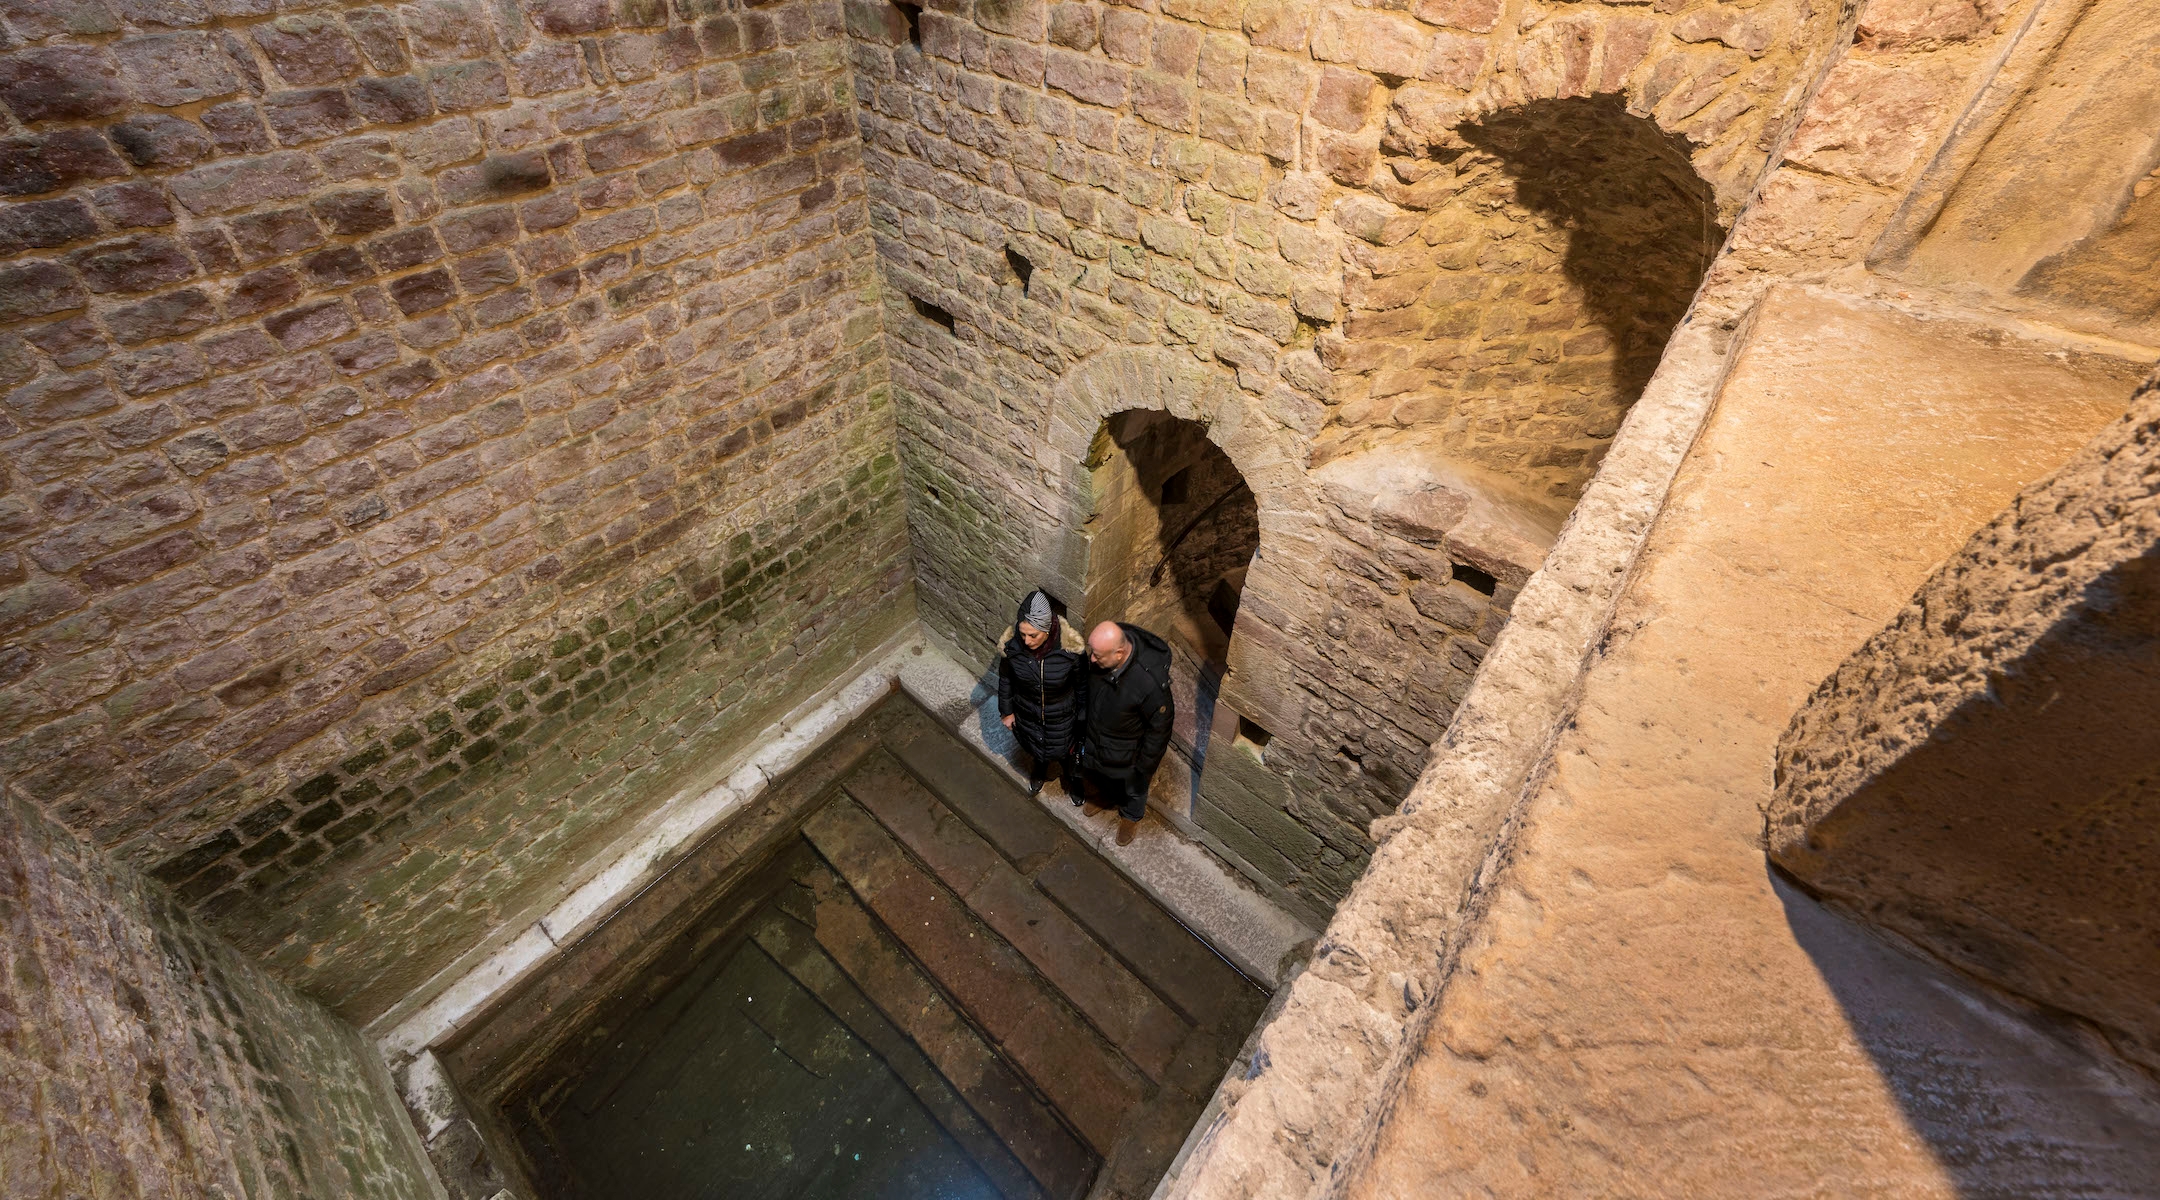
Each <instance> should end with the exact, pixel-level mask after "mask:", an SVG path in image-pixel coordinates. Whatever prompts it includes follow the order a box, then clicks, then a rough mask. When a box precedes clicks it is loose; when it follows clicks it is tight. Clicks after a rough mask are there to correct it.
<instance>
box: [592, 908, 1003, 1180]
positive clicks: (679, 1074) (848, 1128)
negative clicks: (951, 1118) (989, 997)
mask: <svg viewBox="0 0 2160 1200" xmlns="http://www.w3.org/2000/svg"><path fill="white" fill-rule="evenodd" d="M620 1028H621V1036H620V1037H619V1038H618V1039H617V1042H616V1045H615V1046H613V1047H612V1048H611V1050H610V1052H609V1053H607V1054H606V1055H604V1056H602V1057H601V1058H600V1059H599V1060H598V1061H596V1062H593V1063H592V1064H591V1066H590V1068H589V1070H590V1073H589V1074H588V1075H587V1076H586V1077H585V1078H584V1079H583V1080H582V1081H581V1082H580V1083H579V1084H578V1086H576V1087H575V1088H574V1089H572V1091H571V1092H570V1094H569V1096H568V1098H567V1103H565V1104H563V1105H562V1106H561V1107H560V1108H558V1109H557V1110H556V1111H555V1112H554V1114H553V1119H552V1121H551V1122H550V1124H551V1125H552V1128H551V1129H550V1131H549V1132H550V1133H551V1134H552V1135H553V1137H552V1141H553V1142H554V1144H555V1149H556V1152H557V1153H558V1154H560V1155H561V1156H562V1158H563V1159H564V1160H567V1162H568V1163H569V1164H570V1165H571V1166H572V1169H573V1171H574V1173H575V1175H576V1176H577V1179H578V1183H579V1185H581V1186H579V1187H578V1191H580V1192H581V1193H583V1194H586V1195H591V1196H607V1197H616V1198H621V1200H675V1198H678V1197H680V1198H689V1197H701V1198H702V1197H713V1198H715V1200H717V1198H720V1197H727V1198H729V1200H752V1198H757V1200H765V1198H770V1200H784V1198H795V1197H801V1198H806V1200H808V1198H826V1197H830V1198H832V1200H843V1198H852V1197H890V1198H894V1200H898V1198H900V1197H921V1198H936V1200H996V1197H997V1196H998V1192H997V1190H996V1189H995V1188H994V1187H992V1186H991V1184H990V1182H989V1180H987V1179H986V1178H984V1176H983V1175H982V1173H981V1172H979V1171H977V1170H976V1168H975V1165H974V1163H973V1161H972V1160H971V1159H970V1158H969V1157H968V1156H967V1154H966V1153H964V1152H963V1151H962V1150H961V1148H960V1146H959V1145H958V1144H957V1143H955V1142H954V1141H953V1139H952V1138H951V1137H950V1136H948V1135H947V1134H946V1133H945V1131H944V1129H943V1128H942V1127H941V1126H940V1125H939V1124H938V1122H937V1121H936V1120H935V1119H933V1118H932V1116H931V1115H930V1113H929V1112H928V1111H927V1110H926V1109H925V1108H924V1107H923V1106H922V1104H921V1103H919V1102H918V1101H917V1100H916V1099H915V1096H914V1094H913V1093H912V1092H911V1091H910V1090H909V1088H908V1087H907V1085H906V1084H905V1083H903V1082H902V1081H901V1079H900V1078H899V1077H898V1076H897V1075H895V1074H894V1073H893V1071H892V1069H891V1068H890V1067H888V1066H887V1065H886V1064H885V1061H884V1060H883V1059H882V1058H880V1057H879V1056H878V1055H877V1054H876V1053H875V1052H873V1051H872V1050H871V1049H870V1048H869V1047H868V1046H866V1045H864V1044H863V1042H862V1041H861V1040H860V1039H859V1038H857V1037H856V1036H855V1035H854V1034H853V1033H852V1032H850V1031H849V1029H848V1027H847V1026H846V1025H844V1024H842V1023H841V1021H840V1020H839V1019H838V1018H836V1017H834V1016H833V1014H832V1013H831V1012H829V1011H828V1010H827V1009H826V1008H825V1006H824V1005H823V1004H821V1003H820V1002H819V1001H818V999H817V997H816V996H814V995H812V994H811V993H810V992H809V991H807V990H806V989H804V988H803V987H802V985H801V984H799V983H797V982H796V981H795V979H794V978H793V977H791V976H790V975H789V974H788V973H787V972H786V971H784V970H782V969H781V967H780V965H779V964H778V963H775V962H774V961H773V960H772V958H771V957H770V956H768V955H767V954H766V953H765V951H763V950H762V949H760V948H759V947H758V946H757V944H756V943H755V942H752V941H749V940H747V939H744V940H737V941H735V942H734V944H733V945H732V947H730V948H729V949H727V950H724V951H722V952H721V953H720V954H717V955H714V956H713V958H711V959H709V960H707V961H706V962H705V963H703V964H700V966H699V968H698V969H697V970H696V971H694V972H693V973H692V974H690V975H689V976H688V977H686V978H684V979H683V980H682V981H681V982H680V983H678V984H677V985H675V987H674V988H673V989H671V990H670V991H668V992H666V993H663V994H662V995H660V996H659V997H657V998H656V999H655V1000H654V1002H653V1003H652V1004H651V1005H650V1006H648V1007H646V1008H645V1009H644V1010H643V1011H642V1012H640V1013H638V1014H636V1015H635V1016H633V1017H630V1018H629V1019H628V1020H626V1021H624V1022H623V1024H622V1025H621V1027H620Z"/></svg>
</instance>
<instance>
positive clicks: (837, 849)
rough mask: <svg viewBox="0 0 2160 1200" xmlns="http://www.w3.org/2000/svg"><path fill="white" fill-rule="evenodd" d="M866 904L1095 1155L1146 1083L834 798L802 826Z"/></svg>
mask: <svg viewBox="0 0 2160 1200" xmlns="http://www.w3.org/2000/svg"><path fill="white" fill-rule="evenodd" d="M803 834H804V836H806V837H808V838H809V839H810V843H811V844H812V845H813V846H816V847H817V850H818V853H820V854H822V855H824V856H825V860H826V861H827V862H829V863H831V864H832V865H833V868H834V869H835V870H836V871H837V872H839V874H840V876H841V878H843V879H845V880H846V881H847V884H848V886H849V887H850V888H852V889H853V890H854V892H855V894H856V895H858V896H860V897H861V898H862V900H863V903H864V904H865V906H867V907H868V908H869V909H870V911H871V912H873V913H875V914H876V915H877V917H878V919H879V920H880V921H882V922H883V923H884V924H885V927H886V928H888V929H890V930H892V932H893V934H894V936H896V937H898V938H899V939H900V942H901V943H902V944H903V945H905V946H906V947H907V949H908V951H909V953H911V954H913V955H914V956H915V958H916V960H917V961H918V962H920V963H922V965H923V967H924V968H925V969H926V970H928V971H929V973H930V974H931V975H932V976H933V977H934V978H935V979H936V980H937V982H938V983H939V985H940V986H941V987H943V988H944V990H945V991H946V992H947V993H949V994H950V995H951V996H952V997H953V999H954V1000H955V1001H957V1002H958V1003H959V1005H960V1007H961V1008H962V1009H964V1010H965V1011H966V1012H967V1015H968V1016H969V1017H971V1018H972V1019H973V1020H974V1021H975V1023H976V1024H977V1025H979V1026H981V1027H982V1028H983V1030H984V1031H986V1032H987V1033H989V1035H990V1036H991V1037H992V1038H993V1039H994V1040H995V1041H996V1042H997V1044H998V1045H999V1046H1000V1047H1001V1048H1002V1049H1003V1050H1004V1051H1005V1054H1006V1056H1007V1057H1008V1058H1010V1059H1011V1060H1012V1061H1013V1062H1014V1063H1015V1064H1016V1065H1017V1066H1019V1068H1020V1069H1021V1070H1022V1071H1023V1072H1025V1073H1026V1074H1027V1076H1028V1078H1030V1079H1031V1080H1033V1081H1034V1083H1035V1086H1036V1087H1038V1088H1040V1089H1042V1091H1043V1092H1044V1093H1045V1094H1046V1095H1048V1096H1049V1097H1050V1100H1051V1102H1052V1103H1053V1104H1055V1105H1056V1106H1057V1109H1058V1111H1059V1112H1061V1113H1063V1114H1064V1115H1065V1118H1066V1119H1067V1120H1069V1121H1071V1122H1072V1124H1073V1126H1074V1127H1075V1128H1076V1129H1078V1130H1079V1132H1080V1135H1081V1136H1082V1137H1083V1138H1085V1139H1086V1140H1087V1142H1088V1144H1089V1145H1091V1146H1093V1147H1094V1148H1095V1150H1096V1151H1097V1152H1098V1153H1107V1152H1108V1151H1109V1149H1110V1148H1111V1147H1112V1146H1114V1145H1116V1144H1117V1139H1118V1132H1119V1126H1120V1125H1121V1124H1122V1123H1123V1121H1124V1118H1125V1115H1126V1114H1127V1113H1128V1112H1130V1111H1132V1109H1133V1108H1134V1107H1135V1105H1137V1104H1138V1102H1139V1101H1140V1099H1141V1098H1142V1097H1143V1096H1144V1095H1145V1094H1146V1093H1147V1091H1148V1087H1147V1081H1146V1079H1145V1077H1144V1076H1142V1075H1141V1073H1140V1072H1139V1070H1138V1069H1137V1068H1135V1067H1134V1066H1133V1065H1132V1064H1131V1063H1129V1062H1127V1061H1126V1060H1125V1057H1124V1055H1122V1054H1120V1053H1119V1052H1118V1051H1117V1050H1116V1049H1115V1048H1113V1047H1112V1046H1111V1045H1110V1044H1109V1043H1108V1042H1106V1041H1104V1040H1103V1038H1102V1035H1101V1034H1099V1033H1097V1032H1096V1031H1095V1030H1094V1029H1093V1028H1092V1027H1090V1026H1089V1025H1088V1024H1087V1022H1086V1021H1085V1020H1083V1019H1082V1018H1081V1017H1080V1015H1079V1014H1078V1013H1077V1012H1075V1011H1073V1009H1072V1007H1071V1006H1070V1005H1069V1004H1068V1003H1067V1002H1066V1001H1065V1000H1064V999H1063V998H1062V997H1060V996H1059V995H1058V994H1057V993H1056V992H1055V991H1054V990H1052V989H1051V987H1050V986H1049V985H1048V984H1046V983H1045V982H1044V981H1043V979H1042V977H1041V976H1040V975H1038V974H1036V972H1035V970H1034V968H1033V967H1031V966H1030V965H1029V964H1028V961H1027V959H1026V958H1024V957H1023V956H1022V955H1021V954H1020V952H1019V951H1018V950H1015V949H1013V948H1012V947H1011V946H1010V945H1007V944H1006V943H1005V942H1004V940H1003V939H1002V938H1000V937H998V936H997V935H996V934H995V933H993V932H991V930H990V929H989V928H988V927H987V926H985V925H983V924H982V923H981V922H979V921H977V920H976V919H975V918H974V917H973V916H971V915H970V914H969V913H968V911H967V908H966V906H965V905H964V904H963V903H962V902H961V900H960V898H959V897H958V896H956V895H954V894H953V893H952V891H951V889H949V888H947V887H946V886H945V885H944V884H943V883H941V882H939V881H938V880H937V878H936V877H935V876H933V875H931V874H930V873H929V872H927V871H925V870H924V869H923V868H921V867H918V866H916V865H915V863H914V861H913V860H912V859H910V858H909V857H908V855H907V853H906V852H905V851H903V850H902V849H901V847H900V844H899V843H898V842H896V841H894V840H893V838H892V836H891V835H890V834H888V833H886V832H885V829H884V827H883V826H881V825H879V824H878V823H877V821H876V819H875V818H873V817H871V816H870V814H869V813H867V812H864V811H863V810H862V809H861V808H859V807H857V806H856V804H855V803H854V802H853V801H851V800H835V801H833V802H832V803H831V804H828V805H826V806H825V808H824V809H823V810H821V811H820V812H819V813H818V814H817V815H816V816H814V817H812V818H811V819H810V820H809V821H808V822H806V823H805V824H804V826H803Z"/></svg>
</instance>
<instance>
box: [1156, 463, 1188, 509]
mask: <svg viewBox="0 0 2160 1200" xmlns="http://www.w3.org/2000/svg"><path fill="white" fill-rule="evenodd" d="M1191 499H1192V471H1191V470H1190V469H1185V470H1179V471H1173V472H1172V473H1171V475H1170V477H1169V478H1168V479H1165V480H1163V481H1162V501H1161V502H1162V503H1164V504H1183V503H1185V502H1186V501H1188V500H1191Z"/></svg>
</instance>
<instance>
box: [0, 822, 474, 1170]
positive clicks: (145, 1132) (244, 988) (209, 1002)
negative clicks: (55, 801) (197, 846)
mask: <svg viewBox="0 0 2160 1200" xmlns="http://www.w3.org/2000/svg"><path fill="white" fill-rule="evenodd" d="M0 1013H4V1014H5V1022H4V1023H5V1030H6V1032H5V1033H4V1035H0V1077H4V1078H5V1079H6V1080H7V1083H6V1086H5V1087H0V1193H4V1194H6V1195H8V1196H11V1197H25V1198H28V1197H43V1196H101V1197H103V1196H111V1197H123V1198H133V1197H144V1198H145V1200H147V1198H149V1197H168V1196H170V1197H180V1196H213V1195H214V1196H233V1197H238V1196H352V1197H362V1196H364V1197H368V1198H369V1200H426V1198H427V1197H430V1196H433V1195H437V1194H438V1192H437V1190H436V1189H435V1188H434V1187H433V1185H432V1184H431V1183H430V1181H429V1176H428V1173H427V1168H426V1165H425V1159H424V1158H423V1156H422V1154H421V1152H420V1143H419V1139H418V1138H417V1137H416V1136H415V1135H414V1133H413V1130H412V1127H411V1125H410V1124H409V1122H408V1118H407V1117H406V1115H405V1109H404V1107H403V1105H402V1104H400V1102H399V1101H398V1098H397V1094H396V1092H394V1091H393V1090H392V1089H391V1085H390V1078H389V1075H388V1073H387V1072H386V1071H385V1070H384V1069H383V1067H382V1065H381V1063H380V1062H379V1061H377V1060H376V1059H375V1057H374V1048H373V1047H372V1046H369V1045H368V1044H367V1043H366V1042H365V1041H363V1040H362V1039H361V1037H360V1035H359V1034H357V1033H356V1032H354V1031H353V1029H352V1028H351V1027H350V1026H348V1025H346V1024H345V1023H344V1022H342V1021H339V1020H338V1019H337V1018H336V1017H334V1016H332V1015H331V1014H330V1013H329V1012H328V1011H326V1010H325V1009H324V1008H323V1007H322V1006H321V1005H319V1004H316V1003H315V1002H313V1001H311V1000H308V999H307V998H305V997H303V996H300V995H299V994H297V993H295V992H294V991H293V990H292V989H291V988H289V987H287V986H285V985H283V984H282V983H280V982H278V981H277V980H275V979H273V978H271V977H270V976H269V975H268V974H267V973H266V972H265V971H264V970H263V969H262V967H261V965H260V964H258V963H257V962H255V961H254V960H253V959H251V958H249V957H248V956H246V955H244V954H241V953H239V952H238V951H236V950H234V949H233V948H232V947H231V946H230V945H229V944H227V943H226V942H225V941H223V940H222V939H220V938H219V937H218V936H217V935H216V934H214V933H212V932H210V931H209V930H208V929H206V928H205V927H204V926H203V925H202V924H201V923H200V922H199V921H197V920H195V919H194V918H193V917H191V916H189V915H188V914H187V913H186V912H185V911H183V910H182V909H181V908H179V906H177V905H176V904H174V903H173V901H172V898H171V896H170V895H168V894H167V893H166V892H165V891H164V890H163V889H162V888H159V887H157V886H155V885H153V884H151V883H149V882H147V881H146V880H144V879H143V878H142V877H141V876H140V875H138V874H137V873H135V872H133V871H131V870H128V869H127V868H125V867H121V866H118V865H116V864H114V863H113V862H112V861H111V860H110V859H108V858H107V857H106V856H104V855H102V854H99V853H98V852H97V851H95V850H93V849H92V848H91V847H89V846H87V845H85V844H83V843H82V842H81V841H80V840H78V839H76V838H74V837H72V836H71V835H69V834H68V833H67V832H66V831H64V830H62V829H61V828H59V827H58V826H57V825H55V824H53V823H52V822H51V821H49V820H47V819H46V818H45V817H44V816H43V815H42V814H40V813H39V812H38V811H37V810H36V809H35V808H34V807H33V806H31V805H29V804H27V803H24V802H22V801H19V800H17V799H15V798H13V797H10V796H5V795H0Z"/></svg>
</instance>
